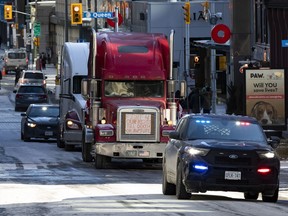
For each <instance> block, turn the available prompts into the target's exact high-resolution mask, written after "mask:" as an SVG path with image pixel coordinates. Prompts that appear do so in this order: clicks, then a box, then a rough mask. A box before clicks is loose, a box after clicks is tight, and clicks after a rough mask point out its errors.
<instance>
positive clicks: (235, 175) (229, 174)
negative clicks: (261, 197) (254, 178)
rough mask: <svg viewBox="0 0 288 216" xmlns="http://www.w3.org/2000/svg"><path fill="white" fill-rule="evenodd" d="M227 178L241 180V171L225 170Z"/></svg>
mask: <svg viewBox="0 0 288 216" xmlns="http://www.w3.org/2000/svg"><path fill="white" fill-rule="evenodd" d="M225 179H227V180H241V172H236V171H225Z"/></svg>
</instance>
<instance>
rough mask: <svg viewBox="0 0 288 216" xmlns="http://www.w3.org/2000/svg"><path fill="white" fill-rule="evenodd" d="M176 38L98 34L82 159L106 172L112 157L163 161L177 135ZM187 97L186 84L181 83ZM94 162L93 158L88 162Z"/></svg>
mask: <svg viewBox="0 0 288 216" xmlns="http://www.w3.org/2000/svg"><path fill="white" fill-rule="evenodd" d="M173 34H174V31H173V30H172V31H171V34H170V48H169V42H168V40H167V38H166V36H165V35H164V34H156V33H134V32H133V33H131V32H129V33H128V32H100V33H96V32H95V31H94V30H93V29H92V35H91V41H90V53H89V59H88V78H87V79H84V80H82V87H81V88H82V91H81V92H82V95H83V97H84V98H86V99H87V113H86V115H87V116H86V122H85V125H83V124H80V123H79V122H77V121H75V122H74V123H75V128H77V127H78V128H82V129H83V142H82V156H83V160H84V161H89V158H91V156H90V155H92V158H94V161H95V167H96V168H98V169H101V168H105V166H106V163H107V162H109V161H110V160H111V158H125V159H128V158H138V159H139V158H140V159H144V160H147V161H149V160H150V161H154V160H155V159H156V160H159V159H160V160H161V159H162V156H163V152H164V148H165V146H166V143H167V141H168V133H169V132H170V131H173V130H174V127H175V124H176V121H177V120H176V113H177V107H176V102H175V97H174V94H175V86H176V83H177V82H176V81H175V80H173V77H174V75H173V70H172V69H173V64H172V63H173V59H172V56H173V54H172V53H173ZM179 86H181V90H182V91H181V92H182V94H183V95H184V92H185V88H186V85H185V82H181V83H179ZM87 158H88V159H87Z"/></svg>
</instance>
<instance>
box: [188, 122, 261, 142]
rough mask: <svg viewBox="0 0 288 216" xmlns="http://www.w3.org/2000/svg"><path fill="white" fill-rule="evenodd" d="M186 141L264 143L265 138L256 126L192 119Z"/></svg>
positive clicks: (248, 123) (246, 123)
mask: <svg viewBox="0 0 288 216" xmlns="http://www.w3.org/2000/svg"><path fill="white" fill-rule="evenodd" d="M188 128H189V129H188V133H187V136H188V139H192V140H193V139H217V140H239V141H242V140H243V139H245V140H250V141H255V142H264V141H265V137H264V135H263V132H262V129H261V127H260V126H259V125H258V124H254V123H250V122H241V121H235V120H225V119H221V120H220V119H211V120H210V119H192V120H190V123H189V127H188Z"/></svg>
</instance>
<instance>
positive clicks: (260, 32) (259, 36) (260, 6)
mask: <svg viewBox="0 0 288 216" xmlns="http://www.w3.org/2000/svg"><path fill="white" fill-rule="evenodd" d="M254 19H255V42H256V43H265V44H268V43H269V38H268V29H269V28H268V20H267V9H266V7H265V5H264V0H255V18H254Z"/></svg>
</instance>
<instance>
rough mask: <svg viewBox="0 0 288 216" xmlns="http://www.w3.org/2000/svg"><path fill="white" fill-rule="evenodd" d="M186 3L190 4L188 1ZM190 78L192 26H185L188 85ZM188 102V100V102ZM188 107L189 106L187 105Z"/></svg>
mask: <svg viewBox="0 0 288 216" xmlns="http://www.w3.org/2000/svg"><path fill="white" fill-rule="evenodd" d="M186 2H189V1H188V0H186ZM189 76H190V24H187V23H186V24H185V77H186V83H187V82H188V77H189ZM188 91H189V90H188V88H186V95H187V96H188V95H189V94H188V93H189V92H188ZM187 101H188V100H187ZM187 105H188V104H187Z"/></svg>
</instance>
